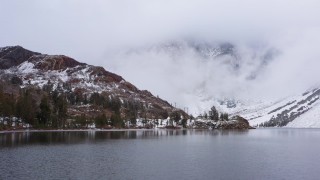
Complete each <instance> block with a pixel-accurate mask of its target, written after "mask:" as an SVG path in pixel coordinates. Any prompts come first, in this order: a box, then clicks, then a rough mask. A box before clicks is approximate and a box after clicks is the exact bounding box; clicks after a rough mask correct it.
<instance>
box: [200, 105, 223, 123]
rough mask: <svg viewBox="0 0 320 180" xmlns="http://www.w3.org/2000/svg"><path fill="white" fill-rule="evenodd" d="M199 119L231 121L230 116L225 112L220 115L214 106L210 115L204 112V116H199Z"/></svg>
mask: <svg viewBox="0 0 320 180" xmlns="http://www.w3.org/2000/svg"><path fill="white" fill-rule="evenodd" d="M199 118H201V119H210V120H214V121H229V114H228V113H223V112H221V113H220V112H219V111H218V110H217V109H216V107H215V106H212V107H211V109H210V111H209V112H208V113H207V112H204V113H203V115H202V114H201V115H199Z"/></svg>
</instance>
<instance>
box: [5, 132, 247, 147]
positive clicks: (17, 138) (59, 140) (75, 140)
mask: <svg viewBox="0 0 320 180" xmlns="http://www.w3.org/2000/svg"><path fill="white" fill-rule="evenodd" d="M247 133H248V130H137V131H59V132H14V133H3V134H0V146H1V147H14V146H20V145H54V144H79V143H96V142H102V141H108V140H112V139H157V138H163V137H168V136H194V135H201V136H228V135H232V136H234V135H245V134H247Z"/></svg>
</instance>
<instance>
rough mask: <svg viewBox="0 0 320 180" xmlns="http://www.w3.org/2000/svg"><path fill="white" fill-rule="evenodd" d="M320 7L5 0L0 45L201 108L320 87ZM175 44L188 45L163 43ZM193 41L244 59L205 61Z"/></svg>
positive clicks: (227, 0) (268, 2) (287, 2)
mask: <svg viewBox="0 0 320 180" xmlns="http://www.w3.org/2000/svg"><path fill="white" fill-rule="evenodd" d="M319 9H320V3H319V2H318V1H317V0H306V1H295V0H284V1H276V0H262V1H256V0H243V1H238V0H214V1H211V0H197V1H193V0H191V1H185V0H175V1H172V0H161V1H150V0H137V1H130V0H119V1H111V0H96V1H86V0H56V1H42V0H30V1H28V2H24V1H19V0H4V1H3V2H2V3H1V6H0V15H1V19H0V23H1V24H2V27H1V30H0V39H1V42H0V46H7V45H22V46H24V47H25V48H28V49H31V50H34V51H39V52H42V53H48V54H65V55H68V56H71V57H74V58H75V59H77V60H79V61H83V62H86V63H89V64H94V65H100V66H104V67H105V68H106V69H107V70H110V71H113V72H115V73H118V74H120V75H122V76H123V77H124V78H125V79H127V80H128V81H131V82H132V83H133V84H136V85H137V86H138V87H139V88H141V89H148V90H150V91H151V92H152V93H153V94H155V95H159V96H160V97H162V98H164V99H167V100H168V101H170V102H172V103H174V102H176V103H177V104H178V105H179V106H180V107H182V108H183V107H185V106H188V107H190V106H193V107H194V108H193V109H201V108H198V107H202V104H203V103H202V102H203V101H205V100H206V99H210V98H216V97H220V98H221V97H232V98H233V97H234V98H239V99H271V98H278V97H283V96H287V95H290V94H294V93H300V92H302V91H304V90H306V89H308V88H310V87H313V86H316V85H318V84H319V82H318V78H317V77H319V75H320V71H319V70H318V67H319V65H320V63H319V62H320V61H319V58H320V53H319V52H320V51H319V50H318V48H317V47H318V45H319V43H320V34H319V33H318V32H320V20H319V17H320V13H319ZM172 42H179V43H180V44H182V47H181V48H182V49H174V52H171V51H170V50H168V49H165V50H164V49H161V48H160V49H159V46H161V45H163V44H170V43H172ZM189 42H196V43H200V44H201V43H202V44H203V43H204V44H210V45H217V44H221V43H230V44H233V45H234V47H235V48H234V49H235V51H236V54H237V56H238V58H236V59H237V60H239V65H240V66H239V67H238V69H236V70H235V68H234V64H232V63H234V59H235V57H228V56H221V57H220V58H218V59H215V60H208V59H206V58H203V57H201V56H199V54H197V53H195V52H194V49H193V48H192V47H190V46H189V45H188V43H189ZM269 56H270V57H269ZM265 59H268V60H265ZM230 61H232V62H231V65H230ZM204 108H206V107H204ZM195 111H196V110H195Z"/></svg>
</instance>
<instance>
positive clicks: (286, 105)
mask: <svg viewBox="0 0 320 180" xmlns="http://www.w3.org/2000/svg"><path fill="white" fill-rule="evenodd" d="M319 95H320V89H319V88H315V89H313V90H310V91H307V92H305V93H303V94H301V95H297V96H292V97H287V98H284V99H281V100H278V101H276V102H251V103H249V104H242V105H239V106H237V107H233V108H229V109H228V108H224V110H225V112H229V113H231V114H239V115H241V116H242V117H244V118H246V119H248V120H249V123H250V125H251V126H260V127H283V126H287V127H320V123H319V122H320V119H319V116H318V114H319V112H320V111H319V103H320V99H319Z"/></svg>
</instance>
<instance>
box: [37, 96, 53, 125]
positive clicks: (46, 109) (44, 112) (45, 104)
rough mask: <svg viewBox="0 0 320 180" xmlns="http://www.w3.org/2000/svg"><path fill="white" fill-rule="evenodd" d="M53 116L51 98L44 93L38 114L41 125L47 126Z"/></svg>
mask: <svg viewBox="0 0 320 180" xmlns="http://www.w3.org/2000/svg"><path fill="white" fill-rule="evenodd" d="M50 118H51V107H50V104H49V99H48V97H47V96H46V95H44V96H43V97H42V99H41V103H40V112H39V114H38V121H39V124H40V125H41V126H47V125H48V122H50V120H51V119H50Z"/></svg>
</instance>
